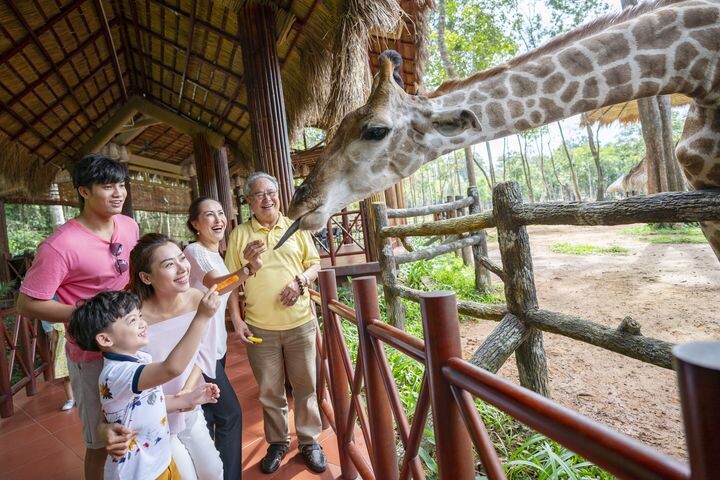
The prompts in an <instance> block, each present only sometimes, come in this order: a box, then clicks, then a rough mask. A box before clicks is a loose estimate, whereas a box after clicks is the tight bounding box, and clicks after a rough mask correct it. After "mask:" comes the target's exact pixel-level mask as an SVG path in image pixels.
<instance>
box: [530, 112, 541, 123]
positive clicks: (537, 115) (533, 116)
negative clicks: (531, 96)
mask: <svg viewBox="0 0 720 480" xmlns="http://www.w3.org/2000/svg"><path fill="white" fill-rule="evenodd" d="M530 121H531V122H532V123H533V125H539V124H540V122H541V121H542V113H541V112H539V111H538V110H533V111H532V112H531V113H530Z"/></svg>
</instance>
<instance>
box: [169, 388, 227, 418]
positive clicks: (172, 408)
mask: <svg viewBox="0 0 720 480" xmlns="http://www.w3.org/2000/svg"><path fill="white" fill-rule="evenodd" d="M218 398H220V388H218V386H217V385H215V384H214V383H203V384H202V385H198V386H197V388H195V389H194V390H192V391H189V392H181V393H178V394H177V395H168V396H166V397H165V406H166V408H167V411H168V413H172V412H178V411H181V412H185V411H188V410H192V409H193V408H195V407H196V406H197V405H203V404H205V403H217V401H218Z"/></svg>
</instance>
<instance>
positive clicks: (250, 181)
mask: <svg viewBox="0 0 720 480" xmlns="http://www.w3.org/2000/svg"><path fill="white" fill-rule="evenodd" d="M261 178H264V179H266V180H270V181H271V182H272V183H273V185H275V190H280V185H279V184H278V181H277V179H276V178H275V177H273V176H272V175H269V174H267V173H265V172H255V173H252V174H250V176H249V177H248V178H247V180H246V181H245V185H243V195H245V198H250V189H251V188H252V184H253V183H255V180H260V179H261Z"/></svg>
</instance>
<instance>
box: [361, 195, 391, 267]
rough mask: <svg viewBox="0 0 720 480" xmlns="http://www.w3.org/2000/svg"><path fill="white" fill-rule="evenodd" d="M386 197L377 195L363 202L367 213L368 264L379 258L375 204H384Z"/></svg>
mask: <svg viewBox="0 0 720 480" xmlns="http://www.w3.org/2000/svg"><path fill="white" fill-rule="evenodd" d="M384 201H385V195H384V194H382V193H376V194H374V195H370V196H369V197H368V198H366V199H365V200H363V201H362V207H361V209H362V210H363V211H364V212H365V257H366V258H367V261H368V262H375V261H377V258H378V244H377V237H376V230H375V209H373V206H372V205H373V203H375V202H384Z"/></svg>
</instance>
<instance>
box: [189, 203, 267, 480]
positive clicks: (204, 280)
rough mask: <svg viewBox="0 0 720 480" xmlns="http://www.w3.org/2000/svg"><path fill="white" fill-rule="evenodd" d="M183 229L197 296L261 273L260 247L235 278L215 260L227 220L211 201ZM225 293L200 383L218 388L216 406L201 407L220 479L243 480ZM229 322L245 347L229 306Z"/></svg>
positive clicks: (197, 207) (196, 207)
mask: <svg viewBox="0 0 720 480" xmlns="http://www.w3.org/2000/svg"><path fill="white" fill-rule="evenodd" d="M187 223H188V228H189V229H190V231H191V232H193V233H194V234H195V235H196V238H197V241H196V242H195V243H191V244H190V245H188V246H187V247H185V251H184V253H185V256H186V257H187V259H188V261H189V262H190V265H191V267H192V268H191V269H190V285H191V286H192V287H194V288H197V289H199V290H201V291H203V292H204V291H207V289H208V288H210V287H211V286H212V285H213V284H216V283H218V282H223V281H225V280H226V279H230V278H231V277H233V276H234V275H237V277H238V278H237V279H236V281H234V282H232V284H231V286H230V287H225V288H223V290H222V291H223V292H229V289H232V288H235V287H237V286H238V285H239V284H240V283H241V282H244V281H245V280H246V279H247V278H248V277H249V276H250V275H253V274H254V273H255V272H257V271H258V270H259V269H260V268H261V267H262V260H261V258H260V255H261V254H262V253H263V252H264V251H265V250H266V247H265V245H263V244H262V243H261V242H257V243H255V244H251V245H248V247H247V248H246V250H245V252H243V253H244V257H245V258H246V259H248V263H247V264H245V265H243V266H242V267H241V268H240V269H239V270H238V271H236V272H232V273H231V272H229V271H228V269H227V267H226V266H225V262H224V261H223V258H222V257H221V256H220V251H219V249H220V241H221V240H222V239H223V238H224V235H225V229H226V227H227V219H226V217H225V212H224V211H223V208H222V205H220V203H219V202H217V201H216V200H213V199H211V198H207V197H201V198H197V199H195V200H194V201H193V202H192V204H191V205H190V208H189V211H188V222H187ZM229 296H230V294H229V293H227V294H224V295H222V296H221V299H222V304H221V305H220V308H219V309H218V312H221V314H220V315H217V316H216V320H217V321H216V322H213V323H212V324H211V325H210V327H209V331H208V333H209V334H210V331H212V332H213V334H214V335H215V339H214V346H215V352H214V353H215V357H214V358H215V362H216V365H215V372H214V375H212V374H208V373H207V372H203V373H204V376H205V380H206V381H207V382H212V383H215V384H217V385H218V387H220V392H221V395H220V398H219V401H218V402H217V403H214V404H212V405H207V408H206V406H203V411H204V413H205V420H206V421H207V426H208V429H209V430H210V435H211V436H212V437H213V438H214V440H215V446H216V447H217V449H218V451H219V452H220V458H222V462H223V467H224V472H225V475H224V478H226V479H233V480H236V479H239V478H242V410H241V408H240V403H239V402H238V399H237V396H236V395H235V391H234V390H233V387H232V385H231V384H230V381H229V380H228V378H227V375H226V374H225V357H226V354H227V331H226V330H225V315H224V312H225V308H226V306H227V303H228V297H229ZM232 307H233V308H231V312H233V313H235V314H233V315H231V320H232V321H233V324H234V326H235V330H236V331H239V332H242V335H240V338H241V340H243V341H245V342H247V340H246V337H247V336H248V335H250V332H249V331H247V330H248V328H247V325H245V323H244V322H242V321H239V320H240V317H239V315H238V314H237V313H236V312H237V306H234V305H233V306H232Z"/></svg>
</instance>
